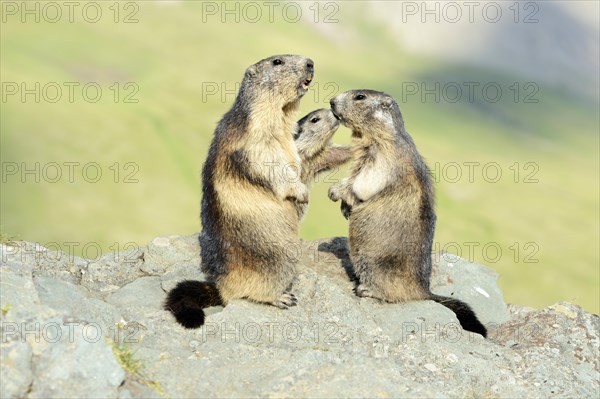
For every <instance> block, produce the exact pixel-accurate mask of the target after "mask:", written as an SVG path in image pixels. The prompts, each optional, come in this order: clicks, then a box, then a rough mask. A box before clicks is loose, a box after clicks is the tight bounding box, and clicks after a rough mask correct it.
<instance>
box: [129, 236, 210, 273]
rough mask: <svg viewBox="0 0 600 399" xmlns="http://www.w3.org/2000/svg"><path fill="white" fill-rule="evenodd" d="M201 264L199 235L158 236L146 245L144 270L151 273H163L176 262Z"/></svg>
mask: <svg viewBox="0 0 600 399" xmlns="http://www.w3.org/2000/svg"><path fill="white" fill-rule="evenodd" d="M177 263H179V264H184V265H185V264H192V265H195V266H199V265H200V245H199V243H198V235H197V234H194V235H191V236H188V237H179V236H166V237H156V238H155V239H154V240H152V241H151V242H150V243H149V244H148V246H147V247H146V250H145V253H144V263H143V265H142V266H141V268H142V270H143V271H144V272H146V273H148V274H151V275H162V274H163V273H164V272H165V271H166V270H167V269H169V268H170V267H171V266H173V265H174V264H177Z"/></svg>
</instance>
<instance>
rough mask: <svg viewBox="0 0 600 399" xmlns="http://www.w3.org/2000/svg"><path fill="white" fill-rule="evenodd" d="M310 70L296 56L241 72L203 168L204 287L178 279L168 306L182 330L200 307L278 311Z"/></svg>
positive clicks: (291, 268) (290, 242)
mask: <svg viewBox="0 0 600 399" xmlns="http://www.w3.org/2000/svg"><path fill="white" fill-rule="evenodd" d="M313 73H314V65H313V61H312V60H310V59H309V58H306V57H303V56H299V55H278V56H273V57H269V58H266V59H264V60H262V61H259V62H257V63H256V64H254V65H252V66H250V67H249V68H248V69H246V72H245V74H244V78H243V80H242V84H241V87H240V91H239V93H238V95H237V98H236V99H235V102H234V104H233V106H232V107H231V109H230V110H229V111H228V112H227V113H226V114H225V115H224V116H223V118H222V119H221V121H220V122H219V124H218V125H217V128H216V129H215V134H214V138H213V141H212V144H211V146H210V149H209V151H208V157H207V159H206V162H205V164H204V168H203V170H202V193H203V196H202V209H201V219H202V227H203V231H202V233H201V234H200V248H201V251H202V271H203V272H204V273H206V275H207V276H208V281H207V282H200V281H190V280H186V281H183V282H180V283H179V284H178V285H177V286H176V287H175V288H174V289H173V290H171V291H170V292H169V294H168V296H167V300H166V302H165V309H167V310H169V311H171V312H172V313H173V314H174V315H175V318H176V319H177V321H178V322H179V323H180V324H182V325H183V326H184V327H186V328H196V327H199V326H201V325H202V324H204V312H203V310H202V309H203V308H205V307H207V306H211V305H226V304H227V302H228V301H229V300H230V299H233V298H247V299H249V300H253V301H256V302H262V303H267V304H271V305H275V306H278V307H280V308H282V309H285V308H287V307H288V306H294V305H295V304H296V298H295V297H294V295H293V294H292V293H291V292H289V290H290V288H291V284H292V280H293V278H294V277H295V274H296V271H295V270H296V263H297V261H298V260H297V259H295V258H294V257H292V256H290V252H293V251H290V247H291V248H294V247H298V246H299V245H300V241H299V237H298V212H297V210H296V207H295V202H299V203H306V202H307V201H308V189H307V188H306V186H305V185H304V184H303V183H302V182H300V179H290V177H289V168H290V167H291V168H292V169H293V168H296V170H299V168H300V157H299V155H298V151H297V150H296V147H295V145H294V139H293V136H294V133H295V129H296V112H297V110H298V106H299V102H300V99H301V98H302V96H303V95H304V94H306V92H307V90H308V85H309V84H310V82H311V81H312V79H313Z"/></svg>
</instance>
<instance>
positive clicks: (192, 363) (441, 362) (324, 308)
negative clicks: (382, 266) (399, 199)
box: [0, 236, 600, 398]
mask: <svg viewBox="0 0 600 399" xmlns="http://www.w3.org/2000/svg"><path fill="white" fill-rule="evenodd" d="M0 252H1V253H0V256H1V257H2V259H1V262H2V263H1V268H0V271H1V291H0V292H1V297H0V305H1V308H2V313H1V323H2V326H1V327H2V343H1V349H2V350H1V360H2V362H1V364H2V368H1V377H2V385H1V396H2V397H3V398H13V397H14V398H17V397H19V398H22V397H26V398H42V397H43V398H49V397H63V398H64V397H78V398H83V397H122V398H129V397H258V396H260V397H417V396H418V397H598V396H599V393H600V392H599V390H600V377H599V372H600V365H599V330H600V320H599V318H598V316H597V315H593V314H590V313H587V312H585V311H584V310H583V309H581V308H579V307H577V306H575V305H571V304H568V303H559V304H556V305H553V306H550V307H548V308H545V309H542V310H536V309H532V308H527V307H521V306H514V305H506V304H505V303H504V300H503V297H502V292H501V291H500V290H499V289H498V286H497V285H496V279H497V277H498V275H497V274H496V273H495V272H494V271H492V270H490V269H488V268H486V267H484V266H480V265H476V264H472V263H469V262H467V261H466V260H464V259H461V258H458V257H456V256H453V255H450V254H443V255H440V256H437V257H436V259H435V267H434V276H433V279H432V289H433V291H434V292H436V293H439V294H444V295H450V296H455V297H457V298H460V299H462V300H464V301H466V302H468V303H469V304H471V305H472V307H473V308H474V310H475V311H476V313H477V314H478V315H479V317H480V319H481V320H482V321H483V322H484V323H485V324H486V325H487V326H488V328H489V337H488V339H483V338H482V337H481V336H479V335H476V334H472V333H466V332H465V331H463V330H462V329H461V328H460V325H459V324H458V321H457V320H456V318H455V316H454V314H453V313H452V312H451V311H449V310H448V309H446V308H445V307H443V306H441V305H438V304H436V303H434V302H431V301H422V302H413V303H405V304H396V305H391V304H381V303H379V302H378V301H376V300H372V299H360V298H358V297H356V296H355V295H354V294H353V293H352V288H353V284H352V283H351V281H350V278H349V274H350V273H351V271H350V268H349V260H348V253H347V241H346V239H345V238H334V239H328V240H321V241H311V242H303V244H302V248H301V249H296V251H295V252H296V253H297V255H298V256H300V257H301V261H300V264H301V269H300V271H301V272H300V274H299V276H298V279H297V281H296V283H295V286H294V287H295V288H294V293H295V294H296V296H297V297H298V300H299V304H298V306H297V307H294V308H291V309H289V310H285V311H284V310H280V309H277V308H275V307H272V306H265V305H260V304H255V303H250V302H248V301H244V300H236V301H233V302H232V303H230V304H229V305H228V306H227V307H225V308H222V307H215V308H210V309H207V312H206V313H207V314H208V317H207V322H206V324H205V326H204V327H202V328H200V329H197V330H185V329H183V328H181V327H180V326H179V325H177V324H176V323H175V321H174V319H173V318H172V317H171V315H170V314H169V313H168V312H166V311H164V310H163V309H162V302H163V300H164V298H165V295H166V291H168V290H169V289H171V288H172V287H173V286H174V285H175V284H176V283H177V282H178V281H180V280H182V279H186V278H188V279H189V278H192V279H202V278H203V275H202V273H201V272H200V270H199V264H200V250H199V248H198V243H197V240H196V236H189V237H179V236H169V237H159V238H156V239H154V240H153V241H152V242H151V243H149V244H148V245H147V246H146V247H145V248H143V249H132V250H129V251H126V252H121V253H114V254H107V255H104V256H102V257H100V258H98V259H94V260H87V259H81V258H76V257H70V256H68V255H66V254H64V253H62V252H56V251H50V250H48V249H46V248H44V247H42V246H40V245H39V244H33V243H29V242H24V241H16V242H9V243H6V244H3V245H1V248H0Z"/></svg>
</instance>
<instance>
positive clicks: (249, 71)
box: [246, 65, 258, 77]
mask: <svg viewBox="0 0 600 399" xmlns="http://www.w3.org/2000/svg"><path fill="white" fill-rule="evenodd" d="M257 72H258V71H257V70H256V65H251V66H249V67H248V69H246V76H248V77H253V76H256V73H257Z"/></svg>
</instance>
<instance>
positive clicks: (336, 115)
mask: <svg viewBox="0 0 600 399" xmlns="http://www.w3.org/2000/svg"><path fill="white" fill-rule="evenodd" d="M331 113H332V114H333V116H335V119H337V120H338V121H341V120H342V118H340V116H339V115H338V114H336V113H335V111H334V110H333V107H332V108H331Z"/></svg>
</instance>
